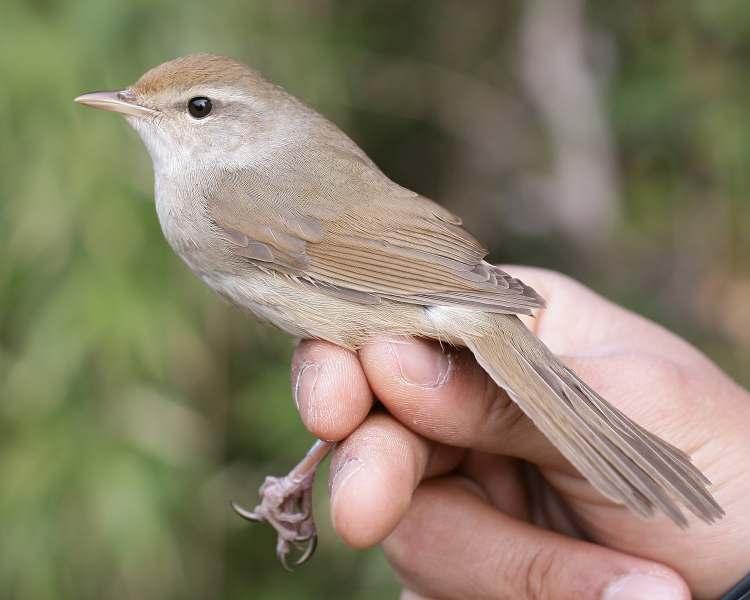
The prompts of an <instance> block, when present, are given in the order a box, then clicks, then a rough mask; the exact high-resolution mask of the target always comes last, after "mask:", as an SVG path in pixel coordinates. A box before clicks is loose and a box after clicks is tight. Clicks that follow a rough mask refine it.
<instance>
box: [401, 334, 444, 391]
mask: <svg viewBox="0 0 750 600" xmlns="http://www.w3.org/2000/svg"><path fill="white" fill-rule="evenodd" d="M388 348H389V350H390V352H391V354H393V357H394V358H395V359H396V363H397V364H398V368H399V371H400V372H401V378H402V379H403V380H404V381H405V382H407V383H410V384H412V385H419V386H421V387H437V386H439V385H443V384H444V383H445V381H446V380H447V379H448V373H449V371H450V366H451V357H450V355H449V354H446V353H445V352H443V351H442V350H441V349H440V348H436V347H435V346H433V345H432V344H428V343H427V342H423V341H421V340H416V341H414V342H412V343H409V344H399V343H394V342H389V343H388Z"/></svg>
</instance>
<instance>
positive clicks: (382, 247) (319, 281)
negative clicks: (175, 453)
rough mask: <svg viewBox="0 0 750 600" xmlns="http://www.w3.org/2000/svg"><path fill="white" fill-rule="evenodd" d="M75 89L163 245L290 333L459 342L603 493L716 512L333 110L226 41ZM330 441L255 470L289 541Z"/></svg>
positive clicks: (354, 344)
mask: <svg viewBox="0 0 750 600" xmlns="http://www.w3.org/2000/svg"><path fill="white" fill-rule="evenodd" d="M76 101H77V102H80V103H81V104H85V105H88V106H93V107H96V108H101V109H104V110H109V111H113V112H119V113H122V114H124V115H125V116H126V118H127V120H128V122H129V123H130V124H131V125H132V126H133V127H134V128H135V130H136V131H137V132H138V133H139V134H140V136H141V138H142V139H143V141H144V142H145V144H146V147H147V148H148V151H149V153H150V154H151V158H152V160H153V164H154V172H155V182H156V184H155V187H156V210H157V213H158V216H159V221H160V222H161V226H162V229H163V231H164V235H165V236H166V238H167V240H168V241H169V243H170V244H171V246H172V248H174V250H175V252H177V254H178V255H179V256H180V257H181V258H182V259H183V260H184V261H185V262H186V263H187V264H188V266H189V267H190V268H191V269H192V270H193V271H195V273H196V274H197V275H198V276H199V277H200V278H201V279H203V281H204V282H205V283H207V284H208V285H209V286H210V287H211V288H213V289H214V290H216V291H217V292H218V293H219V294H221V295H222V296H224V297H226V298H228V299H229V300H230V301H231V302H233V303H234V304H236V305H238V306H240V307H242V308H244V309H247V310H249V311H250V312H251V313H253V314H255V315H256V316H257V317H260V318H261V319H264V320H267V321H270V322H271V323H273V324H275V325H277V326H278V327H280V328H281V329H283V330H285V331H287V332H289V333H291V334H292V335H295V336H299V337H302V338H316V339H321V340H327V341H329V342H333V343H334V344H338V345H340V346H343V347H345V348H350V349H352V350H356V349H357V348H360V347H361V346H362V345H363V344H366V343H367V342H368V341H370V340H372V339H374V338H376V337H379V336H384V335H389V336H394V335H398V336H418V337H424V338H431V339H436V340H440V341H442V342H445V343H448V344H452V345H455V346H463V347H467V348H468V349H469V350H471V352H473V354H474V356H475V357H476V359H477V361H478V362H479V364H480V365H481V366H482V367H483V368H484V369H485V370H486V371H487V373H488V374H489V375H490V376H491V377H492V379H494V381H495V382H496V383H497V385H498V386H500V387H501V388H503V389H504V390H505V391H506V392H507V393H508V395H509V396H510V397H511V398H512V399H513V400H514V401H515V402H516V403H517V404H518V405H519V406H520V407H521V409H522V410H523V411H524V412H525V413H526V415H527V416H528V417H529V418H530V419H531V420H532V421H533V422H534V424H535V425H536V426H537V427H538V428H539V429H540V430H541V431H542V432H543V433H544V434H545V435H546V436H547V437H548V438H549V440H550V441H551V442H552V443H553V444H554V445H555V446H556V447H557V448H558V449H559V450H560V452H561V453H562V454H563V455H564V456H565V457H566V458H567V459H568V460H569V461H570V462H571V463H572V464H573V465H574V466H575V467H576V468H577V469H578V470H579V471H580V472H581V473H582V474H583V475H584V476H585V477H586V478H587V479H588V480H589V481H590V482H591V484H592V485H593V486H594V487H596V488H597V489H598V490H599V491H600V492H601V493H602V494H604V495H605V496H607V497H608V498H610V499H611V500H613V501H615V502H617V503H621V504H624V505H626V506H628V507H629V508H630V509H632V510H633V511H635V512H636V513H638V514H640V515H643V516H650V515H652V514H654V512H655V511H657V510H660V511H662V512H664V513H665V514H667V515H668V516H669V517H670V518H671V519H672V520H673V521H674V522H675V523H677V524H678V525H680V526H686V525H687V519H686V518H685V516H684V514H683V512H682V510H681V509H680V507H679V504H682V505H683V506H684V507H686V508H687V509H688V510H689V511H690V512H692V513H693V514H695V515H696V516H698V517H699V518H701V519H703V520H704V521H707V522H712V521H714V520H715V519H717V518H719V517H721V516H722V515H723V510H722V509H721V507H720V506H719V505H718V504H717V503H716V501H715V500H714V499H713V497H712V496H711V494H710V493H709V491H708V485H709V484H710V482H709V481H708V479H707V478H706V477H705V476H704V475H703V474H702V473H701V472H700V471H699V470H698V469H696V468H695V467H694V466H693V464H692V463H691V462H690V457H689V456H688V455H687V454H685V453H684V452H682V451H681V450H679V449H677V448H675V447H673V446H671V445H669V444H667V443H666V442H664V441H663V440H661V439H660V438H658V437H656V436H655V435H653V434H651V433H649V432H648V431H646V430H645V429H643V428H642V427H640V426H639V425H637V424H636V423H634V422H633V421H631V420H630V419H628V418H627V417H626V416H625V415H623V414H622V413H621V412H619V411H618V410H617V409H615V408H614V407H613V406H611V405H610V404H609V403H608V402H607V401H606V400H604V399H603V398H602V397H601V396H599V395H598V394H597V393H596V392H595V391H594V390H592V389H591V388H590V387H589V386H587V385H586V384H585V383H584V382H583V381H582V380H581V379H579V378H578V377H577V376H576V374H575V373H573V372H572V371H571V370H570V369H568V368H567V367H566V366H564V365H563V364H562V363H561V362H560V361H559V360H557V359H556V358H555V357H554V356H553V355H552V353H551V352H550V351H549V350H548V349H547V348H546V346H544V344H542V343H541V342H540V341H539V340H538V339H537V338H536V337H535V336H534V335H532V334H531V333H530V332H529V331H528V330H527V328H526V327H525V326H524V325H523V323H522V322H521V321H520V320H519V318H518V317H517V316H516V315H519V314H523V315H530V314H532V312H533V311H534V309H537V308H541V307H543V306H544V301H543V300H542V298H541V297H540V296H539V295H538V294H537V293H536V292H535V291H534V290H533V289H531V288H530V287H528V286H527V285H525V284H524V283H523V282H521V281H519V280H518V279H514V278H513V277H511V276H509V275H508V274H507V273H505V272H503V271H501V270H500V269H498V268H497V267H495V266H493V265H491V264H489V263H487V262H485V261H484V257H485V255H486V254H487V252H486V250H485V248H484V246H483V245H482V244H481V243H480V242H478V241H477V240H476V239H474V237H472V236H471V234H469V233H468V232H467V231H466V230H465V229H463V228H462V227H461V219H459V218H458V217H457V216H455V215H453V214H451V213H450V212H448V211H447V210H446V209H444V208H442V207H440V206H439V205H437V204H435V203H434V202H432V201H431V200H428V199H427V198H425V197H423V196H420V195H419V194H416V193H414V192H411V191H409V190H407V189H404V188H403V187H401V186H399V185H398V184H396V183H394V182H392V181H391V180H390V179H388V177H386V176H385V175H384V174H383V173H382V172H381V171H380V169H378V167H377V166H376V165H375V164H374V163H373V162H372V161H371V160H370V159H369V158H368V157H367V155H365V153H364V152H363V151H362V150H361V149H360V148H359V147H358V146H357V145H356V144H355V143H354V142H353V141H352V140H350V139H349V138H348V137H347V136H346V135H345V134H344V133H342V132H341V131H340V130H339V129H338V128H337V127H336V126H334V125H333V124H332V123H330V122H329V121H327V120H326V119H325V118H324V117H322V116H321V115H319V114H318V113H316V112H315V111H313V110H312V109H310V108H308V107H307V106H305V105H304V104H302V103H301V102H300V101H299V100H297V99H296V98H294V97H293V96H291V95H289V94H288V93H286V92H285V91H284V90H283V89H281V88H280V87H278V86H276V85H274V84H272V83H269V82H268V81H266V80H265V79H263V78H262V77H261V76H260V75H258V74H257V73H256V72H255V71H253V70H251V69H249V68H248V67H246V66H244V65H243V64H241V63H238V62H236V61H234V60H231V59H229V58H225V57H221V56H215V55H208V54H196V55H191V56H186V57H183V58H178V59H175V60H173V61H170V62H167V63H164V64H162V65H159V66H158V67H155V68H154V69H151V70H150V71H148V72H147V73H146V74H145V75H143V76H142V77H141V78H140V79H139V80H138V81H137V82H136V83H135V84H134V85H133V86H131V87H129V88H127V89H125V90H122V91H119V92H94V93H91V94H85V95H83V96H79V97H78V98H76ZM331 447H332V444H329V443H326V442H317V443H316V444H315V446H313V448H312V449H311V451H310V453H308V455H307V457H306V458H305V459H304V460H303V461H302V462H301V463H300V464H299V465H298V466H297V467H296V468H295V469H294V470H293V471H292V472H291V473H290V474H289V475H287V476H286V477H282V478H273V477H269V478H267V479H266V481H265V483H264V484H263V486H262V487H261V503H260V504H259V505H258V506H257V507H256V509H255V511H254V512H249V511H246V510H244V509H242V508H239V507H237V506H235V509H236V510H237V511H238V512H239V513H240V514H241V515H242V516H244V517H245V518H248V519H251V520H258V521H267V522H268V523H270V524H271V525H272V526H273V527H274V528H275V529H276V531H277V532H278V535H279V540H278V545H277V553H278V555H279V558H280V559H281V561H282V563H283V564H284V565H285V566H286V560H287V558H286V557H287V554H288V553H289V552H290V550H291V549H292V547H295V548H297V549H298V550H299V551H300V552H301V553H302V556H301V557H300V559H299V560H298V561H297V563H298V564H299V563H301V562H303V561H304V560H306V559H307V558H308V557H309V556H310V554H311V553H312V551H313V550H314V547H315V535H316V534H315V525H314V522H313V520H312V514H311V505H310V498H311V496H310V494H311V488H312V479H313V474H314V472H315V468H316V466H317V465H318V463H319V462H320V461H321V460H322V459H323V458H324V457H325V455H326V454H327V452H328V451H329V450H330V448H331Z"/></svg>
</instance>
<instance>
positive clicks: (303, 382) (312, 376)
mask: <svg viewBox="0 0 750 600" xmlns="http://www.w3.org/2000/svg"><path fill="white" fill-rule="evenodd" d="M319 374H320V366H319V365H318V364H317V363H314V362H304V363H302V366H300V369H299V371H298V372H297V379H296V380H295V382H294V391H293V393H292V395H293V396H294V404H295V405H296V406H297V410H300V408H299V407H300V400H301V399H302V398H303V397H304V398H306V399H308V400H309V399H310V397H311V396H312V395H313V393H314V392H315V384H316V383H318V375H319Z"/></svg>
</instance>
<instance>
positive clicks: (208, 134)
mask: <svg viewBox="0 0 750 600" xmlns="http://www.w3.org/2000/svg"><path fill="white" fill-rule="evenodd" d="M76 102H79V103H81V104H84V105H86V106H91V107H94V108H100V109H103V110H108V111H111V112H116V113H120V114H123V115H125V117H126V118H127V120H128V122H129V123H130V124H131V125H132V126H133V127H134V128H135V130H136V131H137V132H138V133H139V135H140V136H141V138H142V139H143V141H144V143H145V144H146V146H147V148H148V150H149V153H150V154H151V157H152V159H153V161H154V166H155V168H156V170H157V171H159V170H160V169H169V168H170V166H174V165H179V167H180V168H184V166H185V165H184V161H185V160H187V161H190V163H191V164H193V165H196V166H200V165H211V166H213V167H216V166H224V167H226V168H229V169H231V168H240V167H242V166H244V165H245V164H247V162H248V161H250V160H252V159H253V155H258V154H263V153H268V152H270V151H271V150H272V149H273V147H274V146H275V145H277V144H278V143H281V142H283V141H284V140H288V139H289V137H290V127H289V123H290V122H291V123H296V124H297V125H298V126H299V125H303V124H304V121H305V120H306V119H305V114H306V113H311V112H312V111H309V110H306V109H305V108H304V107H302V106H301V104H300V103H299V102H297V101H296V100H294V98H292V97H291V96H289V95H288V94H286V93H285V92H284V91H283V90H282V89H281V88H279V87H278V86H276V85H274V84H272V83H270V82H268V81H267V80H265V79H263V78H262V77H261V76H260V75H259V74H258V73H256V72H255V71H253V70H252V69H250V68H248V67H246V66H245V65H243V64H242V63H239V62H237V61H235V60H232V59H230V58H227V57H224V56H217V55H213V54H192V55H189V56H184V57H181V58H177V59H174V60H171V61H169V62H166V63H163V64H161V65H159V66H157V67H154V68H153V69H151V70H149V71H147V72H146V73H145V74H144V75H143V76H142V77H141V78H140V79H139V80H138V81H137V82H136V83H135V84H133V85H131V86H130V87H127V88H125V89H123V90H119V91H108V92H92V93H88V94H83V95H81V96H78V97H77V98H76ZM300 117H302V119H300ZM255 157H256V158H257V156H255Z"/></svg>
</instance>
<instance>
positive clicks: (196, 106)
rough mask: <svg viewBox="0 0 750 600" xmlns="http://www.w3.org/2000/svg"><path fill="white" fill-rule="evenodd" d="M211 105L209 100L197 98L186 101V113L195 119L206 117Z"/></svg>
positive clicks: (202, 97) (203, 97) (201, 97)
mask: <svg viewBox="0 0 750 600" xmlns="http://www.w3.org/2000/svg"><path fill="white" fill-rule="evenodd" d="M211 108H212V104H211V100H210V99H209V98H206V97H205V96H198V97H196V98H190V100H189V101H188V112H189V113H190V114H191V115H192V116H193V117H195V118H196V119H202V118H203V117H207V116H208V114H209V113H210V112H211Z"/></svg>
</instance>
